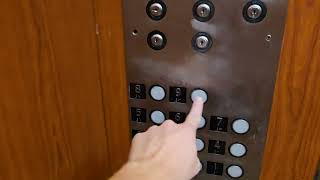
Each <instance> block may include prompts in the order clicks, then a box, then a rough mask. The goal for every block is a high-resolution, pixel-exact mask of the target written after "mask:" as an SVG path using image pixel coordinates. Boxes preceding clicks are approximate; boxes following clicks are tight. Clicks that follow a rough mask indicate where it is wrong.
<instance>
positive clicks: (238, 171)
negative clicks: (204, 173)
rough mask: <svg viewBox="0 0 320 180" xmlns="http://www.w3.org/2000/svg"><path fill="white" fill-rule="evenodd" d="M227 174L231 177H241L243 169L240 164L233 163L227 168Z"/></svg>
mask: <svg viewBox="0 0 320 180" xmlns="http://www.w3.org/2000/svg"><path fill="white" fill-rule="evenodd" d="M227 174H228V175H229V176H230V177H231V178H240V177H241V176H242V175H243V169H242V168H241V167H240V166H238V165H231V166H229V167H228V168H227Z"/></svg>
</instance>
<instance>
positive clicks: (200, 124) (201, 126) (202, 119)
mask: <svg viewBox="0 0 320 180" xmlns="http://www.w3.org/2000/svg"><path fill="white" fill-rule="evenodd" d="M204 126H206V119H205V118H204V117H203V116H201V119H200V123H199V126H198V129H201V128H204Z"/></svg>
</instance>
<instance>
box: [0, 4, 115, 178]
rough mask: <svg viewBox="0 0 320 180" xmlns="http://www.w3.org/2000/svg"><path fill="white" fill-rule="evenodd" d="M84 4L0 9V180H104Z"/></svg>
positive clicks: (89, 21)
mask: <svg viewBox="0 0 320 180" xmlns="http://www.w3.org/2000/svg"><path fill="white" fill-rule="evenodd" d="M95 27H96V26H95V15H94V8H93V3H92V1H90V0H72V1H65V0H54V1H43V0H25V1H18V0H5V1H1V6H0V159H1V160H0V179H1V180H43V179H48V180H58V179H59V180H63V179H65V180H67V179H68V180H70V179H77V180H78V179H104V177H105V176H106V174H107V175H110V174H108V172H109V173H110V171H108V172H107V170H108V169H109V167H108V164H107V163H108V162H109V161H108V153H107V141H106V131H105V121H104V112H103V111H104V109H103V102H102V91H101V79H100V73H99V72H100V68H99V63H98V62H99V61H98V60H99V59H98V49H97V39H96V31H95Z"/></svg>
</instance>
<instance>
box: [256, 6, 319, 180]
mask: <svg viewBox="0 0 320 180" xmlns="http://www.w3.org/2000/svg"><path fill="white" fill-rule="evenodd" d="M319 160H320V1H319V0H308V1H303V0H289V11H288V18H287V25H286V31H285V37H284V44H283V49H282V55H281V62H280V66H279V72H278V79H277V83H276V89H275V95H274V102H273V108H272V113H271V122H270V124H269V132H268V139H267V145H266V149H265V156H264V166H263V172H262V179H265V180H270V179H281V180H286V179H288V180H293V179H297V180H309V179H310V180H311V179H313V177H314V175H315V172H316V168H317V163H318V161H319Z"/></svg>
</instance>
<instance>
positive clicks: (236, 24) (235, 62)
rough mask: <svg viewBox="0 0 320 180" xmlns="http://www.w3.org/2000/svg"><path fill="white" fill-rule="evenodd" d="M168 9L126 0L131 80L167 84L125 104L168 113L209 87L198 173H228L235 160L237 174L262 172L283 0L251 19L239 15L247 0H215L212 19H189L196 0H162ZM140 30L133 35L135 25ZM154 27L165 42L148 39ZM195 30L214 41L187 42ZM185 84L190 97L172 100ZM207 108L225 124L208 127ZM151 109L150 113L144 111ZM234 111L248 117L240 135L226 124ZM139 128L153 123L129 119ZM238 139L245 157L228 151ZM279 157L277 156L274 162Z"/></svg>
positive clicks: (270, 2) (272, 0) (218, 179)
mask: <svg viewBox="0 0 320 180" xmlns="http://www.w3.org/2000/svg"><path fill="white" fill-rule="evenodd" d="M164 2H165V4H166V6H167V13H166V16H165V17H164V18H163V19H161V20H160V21H154V20H152V19H150V18H149V17H148V15H147V14H146V5H147V3H148V1H147V0H134V1H133V0H124V13H125V44H126V62H127V79H128V85H129V83H142V84H145V85H146V89H147V91H148V90H149V88H150V87H152V86H153V85H155V84H158V85H161V86H162V87H164V88H165V89H166V92H167V96H166V97H165V99H164V100H163V101H160V102H158V101H153V100H152V99H151V98H150V95H148V92H147V99H145V100H137V99H129V106H130V107H140V108H146V109H147V115H149V114H150V112H151V111H152V110H156V109H158V110H162V111H163V112H164V113H165V114H166V117H167V118H168V115H169V111H173V112H188V110H189V108H190V107H191V103H192V102H191V100H190V94H191V91H192V89H195V88H202V89H204V90H206V92H208V95H209V98H208V102H207V103H206V104H205V109H204V117H205V118H206V119H207V125H206V127H205V128H203V129H201V130H199V131H198V135H197V136H198V137H199V138H202V139H203V140H204V141H205V143H206V147H205V150H204V151H202V152H200V153H199V157H200V159H201V161H202V162H203V171H201V172H200V174H199V175H198V176H197V177H196V178H195V179H199V180H200V179H201V180H206V179H215V180H224V179H231V178H230V177H228V176H227V175H226V168H227V167H228V166H229V165H231V164H237V165H240V166H241V167H242V168H243V169H244V176H243V177H241V178H240V179H249V180H255V179H259V174H260V165H261V159H262V155H263V150H264V144H265V139H266V133H267V127H268V119H269V113H270V110H271V104H272V96H273V90H274V83H275V78H276V72H277V65H278V59H279V55H280V50H281V43H282V37H283V31H284V25H285V17H286V8H287V0H264V1H263V2H264V3H265V5H266V6H267V8H268V12H267V15H266V17H265V19H264V20H263V21H261V22H259V23H256V24H255V23H248V22H246V21H245V20H244V18H243V16H242V11H243V6H244V5H245V4H246V3H247V2H248V1H244V0H239V1H235V0H223V1H222V0H221V1H219V0H215V1H211V2H212V3H213V4H214V6H215V14H214V16H213V17H212V19H211V20H209V21H207V22H200V21H197V20H196V19H194V17H193V13H192V8H193V5H194V3H195V2H196V1H195V0H187V1H183V2H182V1H178V0H165V1H164ZM134 30H136V31H137V32H138V33H135V35H133V33H132V32H133V31H134ZM154 30H159V31H161V32H163V33H164V34H165V35H166V39H167V44H166V47H165V48H164V49H162V50H159V51H157V50H153V49H151V48H150V47H149V46H148V43H147V36H148V34H149V32H151V31H154ZM198 32H206V33H208V34H210V35H211V37H212V40H213V44H212V47H211V49H209V50H208V51H207V52H205V53H199V52H197V51H195V50H194V49H193V48H192V45H191V40H192V37H193V36H194V35H195V34H196V33H198ZM170 86H181V87H186V88H187V96H188V99H187V103H172V102H169V87H170ZM210 116H222V117H228V118H229V126H228V132H214V131H210V130H209V126H210V123H209V119H210ZM147 117H148V116H147ZM236 118H245V119H247V120H248V121H249V122H250V125H251V127H250V131H249V133H247V134H245V135H237V134H235V133H233V132H232V130H231V128H230V125H231V122H232V121H233V120H234V119H236ZM131 125H132V128H133V129H136V130H141V131H143V130H146V129H147V128H148V127H149V126H151V125H153V123H152V122H151V121H150V118H148V119H147V122H146V123H137V122H132V123H131ZM209 139H211V140H222V141H226V143H227V146H226V153H225V155H216V154H208V153H207V152H208V149H207V148H208V146H207V145H208V144H207V143H208V140H209ZM234 142H241V143H243V144H244V145H246V147H247V148H248V152H247V154H246V155H245V156H244V157H241V158H236V157H233V156H231V155H230V154H229V152H228V147H229V145H231V144H232V143H234ZM206 161H213V162H221V163H224V173H223V176H216V175H210V174H206ZM275 163H276V162H275Z"/></svg>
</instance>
